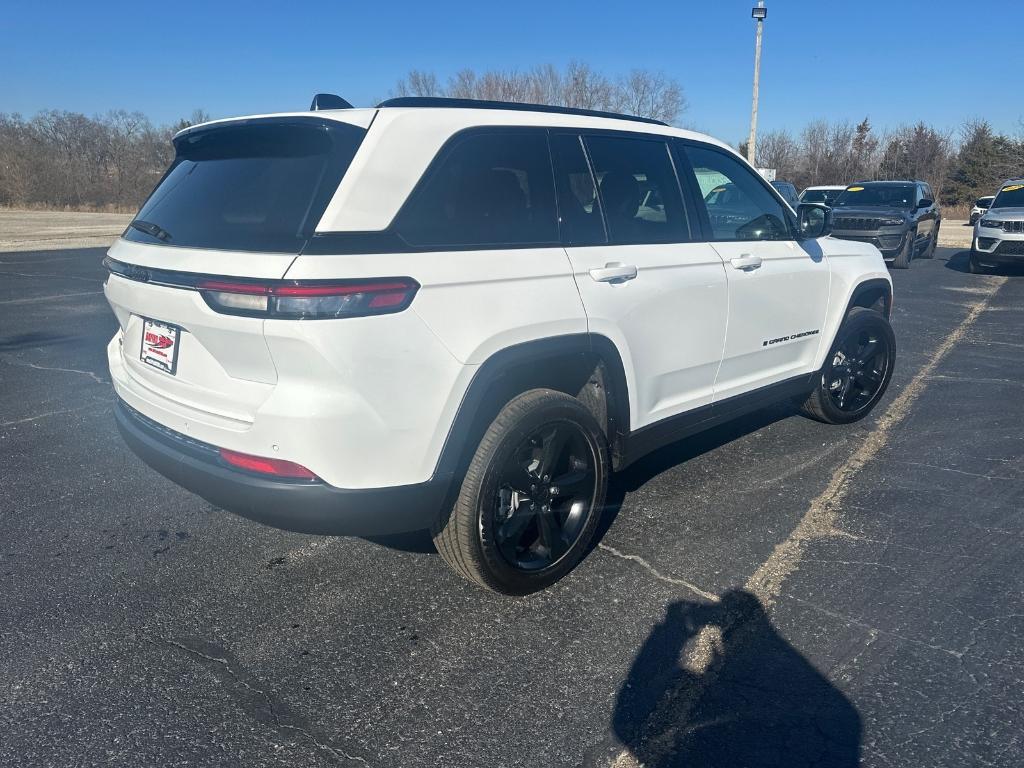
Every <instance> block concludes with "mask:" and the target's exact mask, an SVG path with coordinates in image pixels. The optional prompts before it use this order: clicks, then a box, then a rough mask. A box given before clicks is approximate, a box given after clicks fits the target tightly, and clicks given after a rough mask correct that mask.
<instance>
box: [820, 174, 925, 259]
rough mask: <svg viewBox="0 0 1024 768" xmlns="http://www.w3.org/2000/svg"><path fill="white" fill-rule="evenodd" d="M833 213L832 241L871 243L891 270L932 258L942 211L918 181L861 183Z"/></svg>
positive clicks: (841, 197) (846, 193)
mask: <svg viewBox="0 0 1024 768" xmlns="http://www.w3.org/2000/svg"><path fill="white" fill-rule="evenodd" d="M832 208H833V221H832V236H833V237H839V238H842V239H844V240H860V241H862V242H865V243H871V244H872V245H874V246H875V247H876V248H878V250H880V251H881V252H882V257H883V258H884V259H885V260H886V262H889V263H891V264H892V266H893V267H894V268H895V269H906V268H907V267H909V266H910V262H911V261H912V260H913V259H914V258H915V257H917V256H921V257H922V258H925V259H930V258H931V257H932V255H933V254H934V253H935V244H936V243H937V242H938V239H939V225H940V224H941V223H942V211H941V210H939V206H938V205H937V204H936V202H935V196H934V195H933V194H932V189H931V187H929V186H928V184H927V183H925V182H923V181H860V182H857V183H856V184H851V185H850V186H848V187H847V188H846V190H845V191H844V192H843V193H842V194H841V195H839V197H837V198H836V200H835V202H834V203H833V204H832Z"/></svg>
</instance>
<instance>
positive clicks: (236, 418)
mask: <svg viewBox="0 0 1024 768" xmlns="http://www.w3.org/2000/svg"><path fill="white" fill-rule="evenodd" d="M353 117H354V118H355V119H357V120H360V119H362V117H363V116H362V115H359V114H358V113H356V114H355V115H354V116H353ZM368 119H369V118H367V119H366V121H364V122H368ZM365 133H366V130H365V126H363V125H353V124H349V123H346V122H340V121H338V120H334V119H329V118H324V117H317V116H315V115H309V116H305V115H301V116H291V117H271V118H251V119H245V120H238V121H229V122H224V123H213V124H209V125H207V126H200V127H197V128H193V129H189V130H187V131H185V132H183V133H181V134H179V135H178V136H176V137H175V142H174V144H175V159H174V162H173V163H172V165H171V167H170V168H169V169H168V171H167V173H166V174H165V175H164V177H163V178H162V179H161V180H160V182H159V184H158V185H157V187H156V189H155V190H154V191H153V193H152V194H151V195H150V197H149V198H148V199H147V200H146V202H145V204H144V205H143V206H142V209H141V210H140V211H139V213H138V215H137V216H136V217H135V219H134V220H133V222H132V224H131V225H130V226H129V227H128V229H127V230H125V233H124V235H123V236H122V238H121V239H120V240H118V241H117V242H116V243H115V244H114V246H113V247H112V248H111V249H110V251H109V252H108V266H109V267H110V269H111V276H110V278H109V279H108V281H107V284H106V287H105V291H106V295H107V299H108V301H109V302H110V305H111V307H112V308H113V310H114V313H115V314H116V315H117V319H118V323H119V324H120V326H121V332H120V334H119V338H118V342H117V344H116V346H112V351H111V355H110V358H111V366H112V373H113V374H114V377H115V383H116V384H117V385H118V391H119V393H120V394H121V395H122V397H124V398H125V399H127V400H128V401H129V402H130V403H131V404H132V405H133V406H135V407H137V408H140V410H143V411H144V412H149V413H150V414H151V415H154V416H157V415H158V414H157V413H154V411H158V412H159V415H162V416H164V417H165V418H164V419H163V421H164V423H167V422H168V421H171V422H175V423H168V426H172V427H176V428H178V429H181V430H182V431H189V430H188V429H187V426H188V424H189V422H190V421H193V420H199V421H200V422H203V423H207V424H209V425H210V426H216V427H218V428H228V429H238V430H242V429H245V428H247V426H248V425H249V424H251V423H252V420H253V417H254V415H255V412H256V410H257V409H258V408H259V406H260V404H261V403H262V402H263V401H264V400H265V399H266V398H267V397H268V396H269V395H270V393H271V392H272V390H273V385H274V384H275V383H276V381H277V372H276V370H275V368H274V363H273V360H272V359H271V356H270V353H269V351H268V349H267V344H266V342H265V340H264V336H263V324H264V320H263V319H262V318H261V317H259V313H257V312H252V313H246V312H245V311H232V308H231V307H229V308H227V311H225V308H224V307H219V308H218V307H217V306H216V305H215V304H213V303H211V302H210V301H209V300H208V298H206V297H204V294H203V293H202V292H200V291H199V290H197V288H198V287H201V285H202V284H206V285H210V284H214V283H216V284H222V283H225V281H229V282H231V283H232V284H234V285H236V286H237V285H241V286H243V287H245V286H248V285H250V284H252V285H257V284H259V282H260V281H275V280H280V279H281V278H283V277H284V275H285V273H286V272H287V270H288V267H289V266H290V265H291V263H292V262H293V261H294V260H295V257H296V255H297V254H298V253H300V252H301V250H302V248H303V246H304V245H305V243H306V240H307V239H308V238H309V237H310V236H312V234H313V231H314V230H315V228H316V225H317V223H318V221H319V219H320V217H321V216H322V214H323V211H324V209H325V208H326V206H327V203H328V202H329V201H330V199H331V196H332V195H333V194H334V192H335V190H336V189H337V187H338V184H339V182H340V181H341V179H342V177H343V176H344V174H345V172H346V170H347V169H348V166H349V164H350V162H351V160H352V157H353V156H354V154H355V152H356V150H357V149H358V147H359V145H360V143H361V141H362V139H363V136H364V135H365ZM207 296H208V294H207ZM242 300H243V301H244V299H242ZM243 308H244V307H243ZM234 309H236V310H237V308H234ZM114 368H118V369H119V370H114ZM146 406H151V407H149V408H147V407H146ZM169 414H170V415H169Z"/></svg>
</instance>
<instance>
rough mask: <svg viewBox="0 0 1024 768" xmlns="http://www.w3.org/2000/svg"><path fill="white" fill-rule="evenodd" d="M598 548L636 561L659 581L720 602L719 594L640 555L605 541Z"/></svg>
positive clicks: (633, 561) (714, 601)
mask: <svg viewBox="0 0 1024 768" xmlns="http://www.w3.org/2000/svg"><path fill="white" fill-rule="evenodd" d="M597 548H598V549H601V550H604V551H605V552H607V553H608V554H610V555H613V556H614V557H618V558H620V559H622V560H628V561H629V562H632V563H636V564H637V565H639V566H640V567H641V568H643V569H644V570H645V571H647V572H648V573H650V574H651V576H653V577H654V578H656V579H657V580H658V581H663V582H665V583H666V584H672V585H673V586H677V587H686V588H687V589H688V590H690V591H691V592H693V593H694V594H697V595H700V596H701V597H703V598H704V599H705V600H710V601H711V602H713V603H717V602H718V595H715V594H713V593H711V592H708V591H707V590H704V589H701V588H700V587H698V586H696V585H695V584H691V583H690V582H688V581H685V580H683V579H677V578H674V577H672V576H666V575H665V574H663V573H661V572H660V571H659V570H658V569H657V568H655V567H654V566H653V565H651V564H650V563H649V562H647V561H646V560H644V559H643V558H642V557H640V556H639V555H627V554H626V553H624V552H620V551H619V550H617V549H616V548H615V547H613V546H610V545H608V544H605V543H603V542H602V543H600V544H598V545H597Z"/></svg>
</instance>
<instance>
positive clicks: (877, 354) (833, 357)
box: [802, 307, 896, 424]
mask: <svg viewBox="0 0 1024 768" xmlns="http://www.w3.org/2000/svg"><path fill="white" fill-rule="evenodd" d="M870 340H874V343H875V345H876V346H874V347H869V348H868V349H867V350H866V351H865V352H864V353H863V354H860V355H858V354H857V353H854V352H853V350H855V349H859V348H861V347H862V346H867V345H866V344H865V341H870ZM868 355H872V356H871V357H870V359H865V358H867V356H868ZM858 357H860V359H858ZM850 361H853V363H852V364H851V362H850ZM895 362H896V336H895V335H894V334H893V332H892V326H891V325H889V321H888V320H886V319H885V317H884V316H883V315H881V314H880V313H878V312H876V311H875V310H873V309H865V308H864V307H854V308H853V309H851V310H850V312H849V314H847V316H846V319H845V320H843V324H842V325H841V326H840V328H839V333H837V334H836V339H835V341H834V342H833V343H832V348H831V349H830V350H829V353H828V356H827V357H826V359H825V365H824V366H823V367H822V369H821V375H820V376H819V377H818V378H817V381H816V382H815V386H814V389H813V390H812V392H811V394H810V395H809V396H808V397H807V399H806V400H805V401H804V404H803V407H802V410H803V412H804V414H805V415H807V416H809V417H810V418H812V419H815V420H817V421H822V422H825V423H826V424H849V423H851V422H854V421H858V420H860V419H863V418H864V417H865V416H867V415H868V414H869V413H870V412H871V410H872V409H873V408H874V407H875V405H877V404H878V401H879V400H881V399H882V396H883V395H884V394H885V390H886V389H887V388H888V386H889V380H890V379H891V378H892V370H893V366H894V365H895ZM837 382H838V383H839V387H838V388H837V386H836V385H837ZM847 382H849V383H847ZM844 386H845V390H843V389H842V388H843V387H844ZM840 390H842V392H843V395H844V396H843V398H842V399H840V398H839V397H838V395H839V394H840ZM847 398H850V399H847Z"/></svg>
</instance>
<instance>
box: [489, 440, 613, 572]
mask: <svg viewBox="0 0 1024 768" xmlns="http://www.w3.org/2000/svg"><path fill="white" fill-rule="evenodd" d="M595 464H596V456H595V455H594V451H593V448H592V446H591V444H590V442H589V441H588V440H587V436H586V434H585V433H584V431H583V430H582V429H581V428H580V426H579V425H577V424H576V423H574V422H572V421H557V422H553V423H549V424H544V425H543V426H541V427H540V428H538V429H535V430H534V431H533V432H532V433H531V434H530V435H528V436H527V437H526V439H525V440H523V441H522V442H521V443H520V444H519V445H517V446H516V447H515V448H514V449H513V450H512V451H511V452H510V453H509V454H508V456H507V458H506V460H505V463H504V466H503V467H502V469H501V473H500V479H499V483H500V485H499V487H498V489H497V491H496V493H495V494H494V496H493V498H491V499H490V500H486V499H485V500H484V502H485V503H488V502H489V504H490V506H491V509H490V510H481V512H482V514H485V515H486V514H488V512H489V514H490V515H491V516H493V520H494V538H495V542H496V543H497V546H498V551H499V552H500V553H501V556H502V557H503V558H504V559H505V561H506V562H507V563H508V564H509V565H511V566H512V567H514V568H516V569H519V570H523V571H538V570H542V569H544V568H548V567H550V566H552V565H554V564H555V563H557V562H558V560H559V559H560V558H561V557H562V556H563V555H565V553H566V552H567V551H569V549H571V548H572V546H573V544H575V543H576V541H577V539H578V538H579V536H580V534H581V532H582V531H583V529H584V527H585V524H586V522H587V519H588V518H589V514H590V512H591V508H592V507H593V504H594V496H595V491H596V490H597V477H596V474H595Z"/></svg>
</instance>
